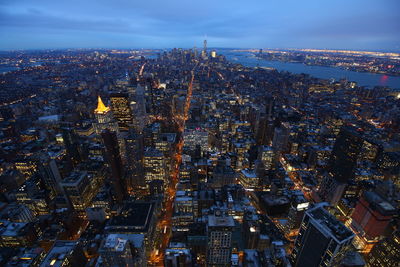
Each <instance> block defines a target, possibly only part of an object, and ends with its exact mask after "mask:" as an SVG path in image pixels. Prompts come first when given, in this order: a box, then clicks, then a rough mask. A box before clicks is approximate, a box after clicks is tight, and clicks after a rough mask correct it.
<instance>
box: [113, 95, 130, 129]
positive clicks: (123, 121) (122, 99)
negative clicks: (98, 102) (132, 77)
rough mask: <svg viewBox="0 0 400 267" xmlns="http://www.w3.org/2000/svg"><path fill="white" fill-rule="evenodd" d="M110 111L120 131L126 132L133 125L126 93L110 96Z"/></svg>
mask: <svg viewBox="0 0 400 267" xmlns="http://www.w3.org/2000/svg"><path fill="white" fill-rule="evenodd" d="M110 101H111V110H112V112H113V114H114V118H115V119H116V120H117V122H118V127H119V130H120V131H128V129H129V127H131V125H132V123H133V113H132V110H131V106H130V100H129V95H128V94H127V93H112V94H110Z"/></svg>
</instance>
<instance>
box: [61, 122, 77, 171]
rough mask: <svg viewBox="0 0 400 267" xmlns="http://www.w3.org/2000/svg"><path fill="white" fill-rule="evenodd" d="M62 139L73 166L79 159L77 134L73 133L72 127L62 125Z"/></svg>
mask: <svg viewBox="0 0 400 267" xmlns="http://www.w3.org/2000/svg"><path fill="white" fill-rule="evenodd" d="M62 140H63V143H64V145H65V149H66V151H67V155H68V158H69V159H70V161H71V162H72V164H73V165H74V166H75V165H76V164H78V163H79V162H80V161H81V153H80V146H79V139H78V135H77V134H76V133H75V131H74V129H72V128H70V127H64V128H63V129H62Z"/></svg>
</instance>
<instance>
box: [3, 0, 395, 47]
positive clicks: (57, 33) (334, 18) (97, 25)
mask: <svg viewBox="0 0 400 267" xmlns="http://www.w3.org/2000/svg"><path fill="white" fill-rule="evenodd" d="M205 36H207V40H208V44H209V46H210V47H241V48H261V47H262V48H333V49H342V48H343V49H364V50H386V51H400V0H200V1H197V0H68V1H67V0H0V37H1V38H0V49H1V50H10V49H41V48H171V47H184V48H187V47H193V46H194V45H196V46H197V47H201V46H202V40H203V39H204V38H205Z"/></svg>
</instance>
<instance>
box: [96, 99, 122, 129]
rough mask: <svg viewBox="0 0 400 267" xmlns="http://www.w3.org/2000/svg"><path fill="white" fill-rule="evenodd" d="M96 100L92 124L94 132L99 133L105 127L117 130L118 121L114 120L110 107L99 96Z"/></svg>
mask: <svg viewBox="0 0 400 267" xmlns="http://www.w3.org/2000/svg"><path fill="white" fill-rule="evenodd" d="M97 101H98V103H97V108H96V109H95V110H94V115H95V117H96V122H95V123H94V124H93V127H94V129H95V131H96V133H97V134H98V135H100V134H101V132H102V131H103V130H105V129H109V130H111V131H115V132H118V123H117V122H115V120H114V116H113V114H112V111H111V109H110V108H109V107H106V105H104V103H103V100H101V97H100V96H99V97H98V98H97Z"/></svg>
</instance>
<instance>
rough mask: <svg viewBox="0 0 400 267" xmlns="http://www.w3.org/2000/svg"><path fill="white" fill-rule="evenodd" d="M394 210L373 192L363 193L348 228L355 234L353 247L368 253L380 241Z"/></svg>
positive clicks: (394, 212)
mask: <svg viewBox="0 0 400 267" xmlns="http://www.w3.org/2000/svg"><path fill="white" fill-rule="evenodd" d="M395 214H396V209H395V208H394V207H393V206H392V205H391V204H390V203H389V202H387V201H385V200H384V199H382V198H381V197H380V196H379V195H378V194H376V193H375V192H371V191H367V192H364V194H363V195H362V197H361V198H360V199H359V201H358V202H357V204H356V207H355V208H354V211H353V213H352V215H351V219H350V223H349V225H350V228H351V229H352V230H353V232H354V233H355V234H356V236H355V239H354V245H355V247H356V248H357V249H358V250H360V251H362V252H363V253H369V252H370V251H371V249H372V247H373V246H374V245H375V244H376V243H377V242H378V241H379V240H380V239H381V236H382V235H383V234H384V231H385V230H386V227H387V226H388V225H389V223H390V221H391V219H392V218H393V215H395Z"/></svg>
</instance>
